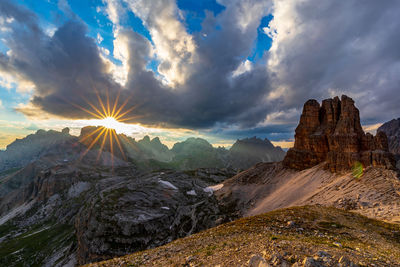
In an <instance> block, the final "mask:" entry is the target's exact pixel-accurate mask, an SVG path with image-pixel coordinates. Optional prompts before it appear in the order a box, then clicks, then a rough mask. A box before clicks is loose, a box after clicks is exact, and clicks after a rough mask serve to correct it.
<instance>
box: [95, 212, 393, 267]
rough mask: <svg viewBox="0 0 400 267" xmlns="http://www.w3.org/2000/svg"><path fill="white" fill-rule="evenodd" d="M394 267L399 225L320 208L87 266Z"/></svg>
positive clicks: (273, 215)
mask: <svg viewBox="0 0 400 267" xmlns="http://www.w3.org/2000/svg"><path fill="white" fill-rule="evenodd" d="M271 265H272V266H400V226H399V225H398V224H390V223H385V222H381V221H377V220H374V219H369V218H366V217H364V216H362V215H359V214H356V213H353V212H348V211H344V210H339V209H336V208H326V207H322V206H303V207H293V208H288V209H283V210H277V211H273V212H269V213H266V214H262V215H258V216H253V217H248V218H242V219H240V220H237V221H234V222H231V223H227V224H223V225H220V226H217V227H215V228H212V229H209V230H206V231H203V232H200V233H198V234H195V235H192V236H189V237H186V238H182V239H178V240H176V241H174V242H172V243H169V244H167V245H165V246H162V247H158V248H154V249H150V250H146V251H141V252H137V253H135V254H132V255H128V256H125V257H121V258H116V259H112V260H109V261H104V262H100V263H93V264H89V265H87V266H92V267H94V266H271Z"/></svg>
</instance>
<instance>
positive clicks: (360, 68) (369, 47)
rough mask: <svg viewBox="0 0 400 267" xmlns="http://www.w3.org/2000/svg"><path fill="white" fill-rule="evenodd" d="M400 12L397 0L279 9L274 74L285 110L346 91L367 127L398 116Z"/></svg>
mask: <svg viewBox="0 0 400 267" xmlns="http://www.w3.org/2000/svg"><path fill="white" fill-rule="evenodd" d="M283 10H285V12H283ZM399 14H400V2H399V1H395V0H393V1H390V0H389V1H374V0H370V1H359V0H349V1H317V0H310V1H305V2H304V1H303V2H301V3H298V4H292V5H291V6H290V4H289V3H285V4H282V5H277V8H276V10H275V13H274V16H275V17H274V20H275V23H276V25H275V26H276V28H273V30H277V36H276V38H275V39H274V48H273V49H271V58H273V59H275V60H276V65H274V64H271V65H272V66H273V68H271V69H270V70H271V71H273V72H274V73H276V74H277V78H276V80H275V83H274V85H275V86H285V87H287V88H288V89H287V91H285V95H283V96H282V97H281V98H282V99H283V105H282V107H286V108H287V107H299V106H300V105H301V103H303V102H304V101H305V100H307V99H309V98H316V99H318V100H321V99H324V98H328V97H330V96H331V95H340V94H342V93H346V94H348V95H350V96H351V97H353V98H354V99H355V101H356V105H357V106H358V107H359V108H360V111H361V118H362V120H363V122H364V123H376V122H382V121H384V120H389V119H391V118H393V117H397V116H399V114H400V105H399V104H398V103H399V102H400V93H399V92H400V49H399V47H400V20H399ZM292 22H293V23H294V24H290V23H292ZM285 25H293V26H290V27H288V28H285ZM286 30H287V32H289V33H288V34H286V35H285V34H280V33H285V31H286ZM270 63H273V61H271V62H270Z"/></svg>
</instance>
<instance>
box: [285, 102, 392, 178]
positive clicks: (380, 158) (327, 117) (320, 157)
mask: <svg viewBox="0 0 400 267" xmlns="http://www.w3.org/2000/svg"><path fill="white" fill-rule="evenodd" d="M324 161H326V162H327V165H326V166H327V168H328V169H329V170H330V171H332V172H342V171H346V170H350V169H351V168H352V167H353V166H354V164H355V163H356V162H361V163H362V164H363V166H364V167H366V166H377V167H384V168H393V167H394V157H393V155H392V154H391V153H390V152H389V148H388V141H387V137H386V134H385V133H384V132H378V134H377V135H376V136H375V137H374V136H373V135H371V134H369V133H367V134H365V133H364V131H363V129H362V127H361V123H360V115H359V111H358V109H357V108H356V107H355V105H354V101H353V99H351V98H350V97H347V96H345V95H343V96H342V97H341V99H339V97H335V98H333V99H325V100H323V101H322V104H321V105H320V104H319V103H318V102H317V101H316V100H308V101H307V102H306V103H305V104H304V108H303V113H302V115H301V117H300V123H299V125H298V126H297V128H296V134H295V144H294V147H293V148H292V149H290V150H289V151H288V152H287V154H286V157H285V159H284V161H283V164H284V166H285V167H289V168H293V169H298V170H303V169H307V168H310V167H312V166H315V165H317V164H319V163H321V162H324Z"/></svg>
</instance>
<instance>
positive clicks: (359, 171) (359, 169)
mask: <svg viewBox="0 0 400 267" xmlns="http://www.w3.org/2000/svg"><path fill="white" fill-rule="evenodd" d="M352 172H353V177H354V178H357V179H359V178H361V176H363V174H364V166H363V165H362V163H361V162H359V161H356V162H354V164H353V168H352Z"/></svg>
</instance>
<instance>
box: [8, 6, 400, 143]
mask: <svg viewBox="0 0 400 267" xmlns="http://www.w3.org/2000/svg"><path fill="white" fill-rule="evenodd" d="M64 3H67V2H66V1H64ZM104 3H105V4H106V5H105V7H104V10H103V11H104V12H105V13H106V15H107V16H108V18H109V19H110V21H111V22H112V23H113V34H114V50H113V51H112V52H111V53H110V52H107V51H108V50H107V51H105V50H104V49H101V48H99V46H98V40H100V39H98V40H96V38H91V37H89V36H88V29H87V27H86V26H85V25H84V23H83V22H82V21H80V20H79V19H74V16H73V15H71V14H70V15H69V17H70V18H71V19H70V21H68V22H66V23H65V24H64V25H61V26H60V27H58V28H57V29H56V30H55V32H54V34H52V35H49V34H46V31H43V30H42V29H41V28H40V27H39V22H38V19H37V17H36V15H35V14H34V13H32V12H31V11H29V10H27V9H25V8H24V7H22V6H17V5H14V4H12V3H11V1H9V0H6V1H1V3H0V17H2V18H3V20H2V21H3V25H2V26H4V27H5V28H6V29H7V31H6V32H5V33H4V34H5V44H6V46H7V47H8V48H9V52H7V53H6V54H1V55H0V71H2V72H4V73H7V75H13V77H14V76H18V77H19V78H18V79H19V81H21V80H23V81H28V82H30V83H31V84H32V87H31V88H34V89H33V90H34V91H33V97H32V100H31V102H30V103H29V105H27V106H24V107H20V108H19V110H20V111H22V112H24V113H25V114H28V115H29V114H31V115H32V116H36V115H37V114H39V113H40V112H42V113H43V114H51V115H54V116H60V117H65V118H72V119H87V118H91V117H92V115H90V114H88V113H86V112H84V111H82V110H81V109H79V108H77V105H79V106H82V107H85V108H90V106H89V105H88V104H87V102H92V103H97V102H98V100H97V99H98V98H97V96H96V91H97V92H98V94H99V96H100V97H101V98H102V99H105V98H106V96H107V95H109V96H111V98H112V100H113V99H114V98H115V97H116V95H117V94H118V92H120V99H121V100H125V99H129V101H128V103H127V105H126V108H127V109H128V108H131V107H135V110H134V115H138V116H140V117H139V118H136V119H132V120H131V121H130V122H132V123H141V124H143V125H147V126H152V127H182V128H190V129H200V130H205V131H209V133H210V134H220V135H225V136H227V137H229V138H232V137H234V136H244V135H254V134H256V135H268V136H269V137H271V138H272V137H273V138H275V140H279V138H280V139H285V140H290V139H291V138H292V137H293V130H294V128H295V126H296V124H297V121H298V118H299V115H300V114H299V113H300V112H301V108H302V105H303V103H304V101H306V100H307V99H309V98H316V99H318V100H321V99H324V98H328V97H331V96H333V95H340V94H342V93H346V94H348V95H349V96H351V97H353V98H354V99H355V100H356V104H357V106H358V107H359V108H360V110H361V118H362V119H363V123H364V124H375V123H378V122H381V121H382V120H388V119H390V118H393V117H398V116H399V112H400V110H399V108H398V103H399V101H400V94H398V90H399V84H400V52H399V51H400V50H399V49H398V47H400V35H399V34H398V33H399V32H400V21H399V20H398V19H397V16H398V14H399V13H400V2H398V1H394V0H388V1H384V2H382V1H381V2H379V3H378V2H377V1H372V0H367V1H364V2H363V4H362V5H361V4H359V1H357V0H349V1H343V2H340V3H331V2H321V1H317V0H301V1H300V0H298V1H291V2H290V3H288V2H285V1H277V0H276V1H273V0H271V1H262V0H231V1H226V0H218V3H219V4H221V5H223V6H224V7H225V8H224V9H223V10H222V11H221V12H219V13H218V14H214V13H212V12H208V11H206V12H205V14H206V15H205V18H204V21H203V22H202V25H201V26H202V28H201V30H200V31H198V32H193V33H189V32H188V31H187V29H186V26H185V23H186V22H185V21H184V17H183V16H182V15H181V11H180V10H179V8H178V7H177V4H176V2H175V1H173V0H167V1H144V0H137V1H126V0H105V1H104ZM66 10H69V11H71V10H70V9H66ZM71 12H72V11H71ZM128 12H133V13H134V14H135V16H136V17H138V18H140V19H141V20H142V22H143V25H144V26H145V27H146V28H147V30H148V31H149V34H150V40H149V39H147V38H146V37H144V36H143V35H141V34H139V33H136V32H135V31H134V30H135V29H130V28H129V27H127V26H124V25H125V24H123V23H121V18H123V17H124V16H125V15H126V14H127V13H128ZM271 13H272V16H273V19H272V21H271V22H270V23H269V25H268V27H265V28H264V32H265V33H266V34H268V35H269V36H270V37H271V38H272V40H273V41H272V46H271V48H270V50H269V51H267V52H266V53H265V54H264V56H263V57H262V59H261V60H259V61H257V62H250V61H249V60H248V59H247V58H248V57H249V56H250V55H251V54H252V53H253V50H254V44H255V41H256V40H257V34H258V31H257V29H258V27H259V26H260V22H261V20H262V18H263V17H265V16H267V15H269V14H271ZM111 55H112V56H113V57H114V59H116V60H119V61H121V62H122V64H121V65H118V64H115V63H114V60H110V59H109V58H108V57H111ZM151 60H157V62H159V65H158V69H157V71H156V72H153V71H152V70H149V69H148V64H149V62H150V61H151ZM2 77H3V76H2ZM4 77H5V76H4ZM10 77H11V76H10ZM19 81H17V82H19ZM94 88H95V89H96V90H94ZM35 114H36V115H35Z"/></svg>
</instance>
